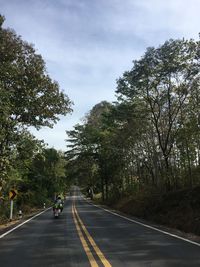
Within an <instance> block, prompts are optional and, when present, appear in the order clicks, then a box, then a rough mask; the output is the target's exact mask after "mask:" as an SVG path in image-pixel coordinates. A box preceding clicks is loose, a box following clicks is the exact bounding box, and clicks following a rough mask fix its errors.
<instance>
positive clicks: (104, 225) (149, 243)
mask: <svg viewBox="0 0 200 267" xmlns="http://www.w3.org/2000/svg"><path fill="white" fill-rule="evenodd" d="M0 266H1V267H16V266H17V267H18V266H19V267H28V266H37V267H40V266H45V267H46V266H48V267H51V266H65V267H70V266H72V267H78V266H80V267H89V266H92V267H98V266H106V267H110V266H114V267H139V266H149V267H153V266H159V267H163V266H165V267H171V266H177V267H180V266H181V267H182V266H200V246H198V245H196V244H192V243H189V242H186V241H184V240H181V239H178V238H176V237H172V236H170V235H167V234H164V233H162V232H159V231H156V230H155V229H151V228H148V227H145V226H143V225H140V224H137V223H134V222H132V221H130V220H127V219H125V218H122V217H120V216H117V215H115V214H112V213H110V212H107V211H105V210H103V209H101V208H99V207H96V206H93V205H91V204H90V203H88V202H87V201H85V200H84V199H83V198H82V197H80V196H71V197H68V198H67V200H66V203H65V207H64V210H63V213H62V215H61V216H60V217H59V218H58V219H55V218H54V217H53V215H52V211H51V210H48V211H46V212H44V213H43V214H41V215H39V216H38V217H36V218H34V219H32V220H31V221H29V222H27V223H25V224H24V225H22V226H21V227H19V228H17V229H16V230H14V231H12V232H11V233H9V234H7V235H5V236H4V237H2V236H0Z"/></svg>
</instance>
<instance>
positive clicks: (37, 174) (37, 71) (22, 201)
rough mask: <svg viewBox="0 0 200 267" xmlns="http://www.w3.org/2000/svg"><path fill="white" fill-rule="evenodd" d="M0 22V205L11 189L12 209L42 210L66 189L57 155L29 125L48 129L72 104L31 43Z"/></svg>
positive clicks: (62, 164) (61, 160) (4, 203)
mask: <svg viewBox="0 0 200 267" xmlns="http://www.w3.org/2000/svg"><path fill="white" fill-rule="evenodd" d="M3 22H4V17H3V16H1V15H0V62H1V64H0V201H1V207H7V202H8V192H9V190H10V189H11V188H16V189H17V190H18V191H19V194H18V197H17V206H16V207H19V206H21V205H26V206H27V207H28V206H30V205H33V206H34V205H40V206H41V205H42V203H43V201H45V200H47V199H48V198H51V199H52V198H53V197H54V194H56V193H59V192H60V191H64V190H65V164H66V163H65V159H64V156H63V154H62V153H61V152H58V151H56V150H55V149H47V148H45V146H44V144H43V143H42V142H41V141H39V140H37V139H36V138H35V137H34V136H33V135H31V134H30V132H29V131H28V127H29V126H33V127H35V128H36V129H40V128H41V127H43V126H48V127H53V125H54V124H55V123H56V122H57V121H58V120H59V116H60V115H66V114H67V113H69V112H70V111H71V104H72V103H71V101H70V100H69V98H68V96H67V95H66V94H64V92H63V91H61V90H60V87H59V85H58V83H57V82H56V81H53V80H52V79H51V78H50V76H49V75H48V73H47V70H46V66H45V62H44V60H43V59H42V57H41V55H39V54H37V52H36V51H35V49H34V47H33V45H31V44H28V43H27V42H25V41H23V40H22V39H21V37H20V36H18V35H17V34H16V33H15V32H14V30H12V29H4V28H3V27H2V25H3ZM2 210H4V208H2ZM6 210H7V208H5V212H7V211H6ZM4 215H5V214H4Z"/></svg>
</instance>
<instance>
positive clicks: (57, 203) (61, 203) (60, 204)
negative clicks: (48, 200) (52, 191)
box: [53, 196, 63, 212]
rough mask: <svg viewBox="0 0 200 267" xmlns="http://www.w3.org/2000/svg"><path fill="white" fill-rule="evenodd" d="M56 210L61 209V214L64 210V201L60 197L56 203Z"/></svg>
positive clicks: (54, 207)
mask: <svg viewBox="0 0 200 267" xmlns="http://www.w3.org/2000/svg"><path fill="white" fill-rule="evenodd" d="M55 209H60V211H61V212H62V210H63V201H62V199H61V197H60V196H58V197H57V198H56V200H55V202H54V205H53V210H55Z"/></svg>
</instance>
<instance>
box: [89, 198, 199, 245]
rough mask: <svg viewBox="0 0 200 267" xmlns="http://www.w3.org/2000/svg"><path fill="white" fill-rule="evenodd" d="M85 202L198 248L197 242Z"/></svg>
mask: <svg viewBox="0 0 200 267" xmlns="http://www.w3.org/2000/svg"><path fill="white" fill-rule="evenodd" d="M85 201H86V202H87V203H88V204H90V205H93V206H95V207H96V208H99V209H102V210H104V211H106V212H109V213H111V214H113V215H115V216H118V217H120V218H123V219H125V220H127V221H130V222H133V223H135V224H139V225H141V226H144V227H146V228H149V229H152V230H155V231H157V232H160V233H163V234H165V235H169V236H172V237H174V238H177V239H180V240H183V241H185V242H188V243H191V244H193V245H196V246H198V247H200V243H197V242H195V241H191V240H189V239H187V238H184V237H181V236H178V235H175V234H171V233H169V232H166V231H163V230H160V229H158V228H156V227H153V226H150V225H148V224H144V223H141V222H138V221H136V220H133V219H130V218H128V217H125V216H123V215H120V214H118V213H116V212H113V211H110V210H108V209H105V208H102V207H100V206H98V205H95V204H93V203H91V202H89V201H87V200H86V199H85Z"/></svg>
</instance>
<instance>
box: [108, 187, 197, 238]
mask: <svg viewBox="0 0 200 267" xmlns="http://www.w3.org/2000/svg"><path fill="white" fill-rule="evenodd" d="M112 206H113V207H114V208H116V209H118V210H120V211H121V212H123V213H126V214H130V215H133V216H136V217H139V218H142V219H145V220H148V221H150V222H153V223H157V224H162V225H164V226H167V227H171V228H175V229H178V230H181V231H183V232H186V233H194V234H196V235H200V186H199V187H195V188H193V189H189V190H188V189H187V190H186V189H185V190H179V191H176V192H171V193H168V194H163V195H160V194H147V193H144V194H140V195H137V196H134V197H132V198H131V199H127V198H126V199H122V200H120V201H119V202H118V203H116V204H115V205H112Z"/></svg>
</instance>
